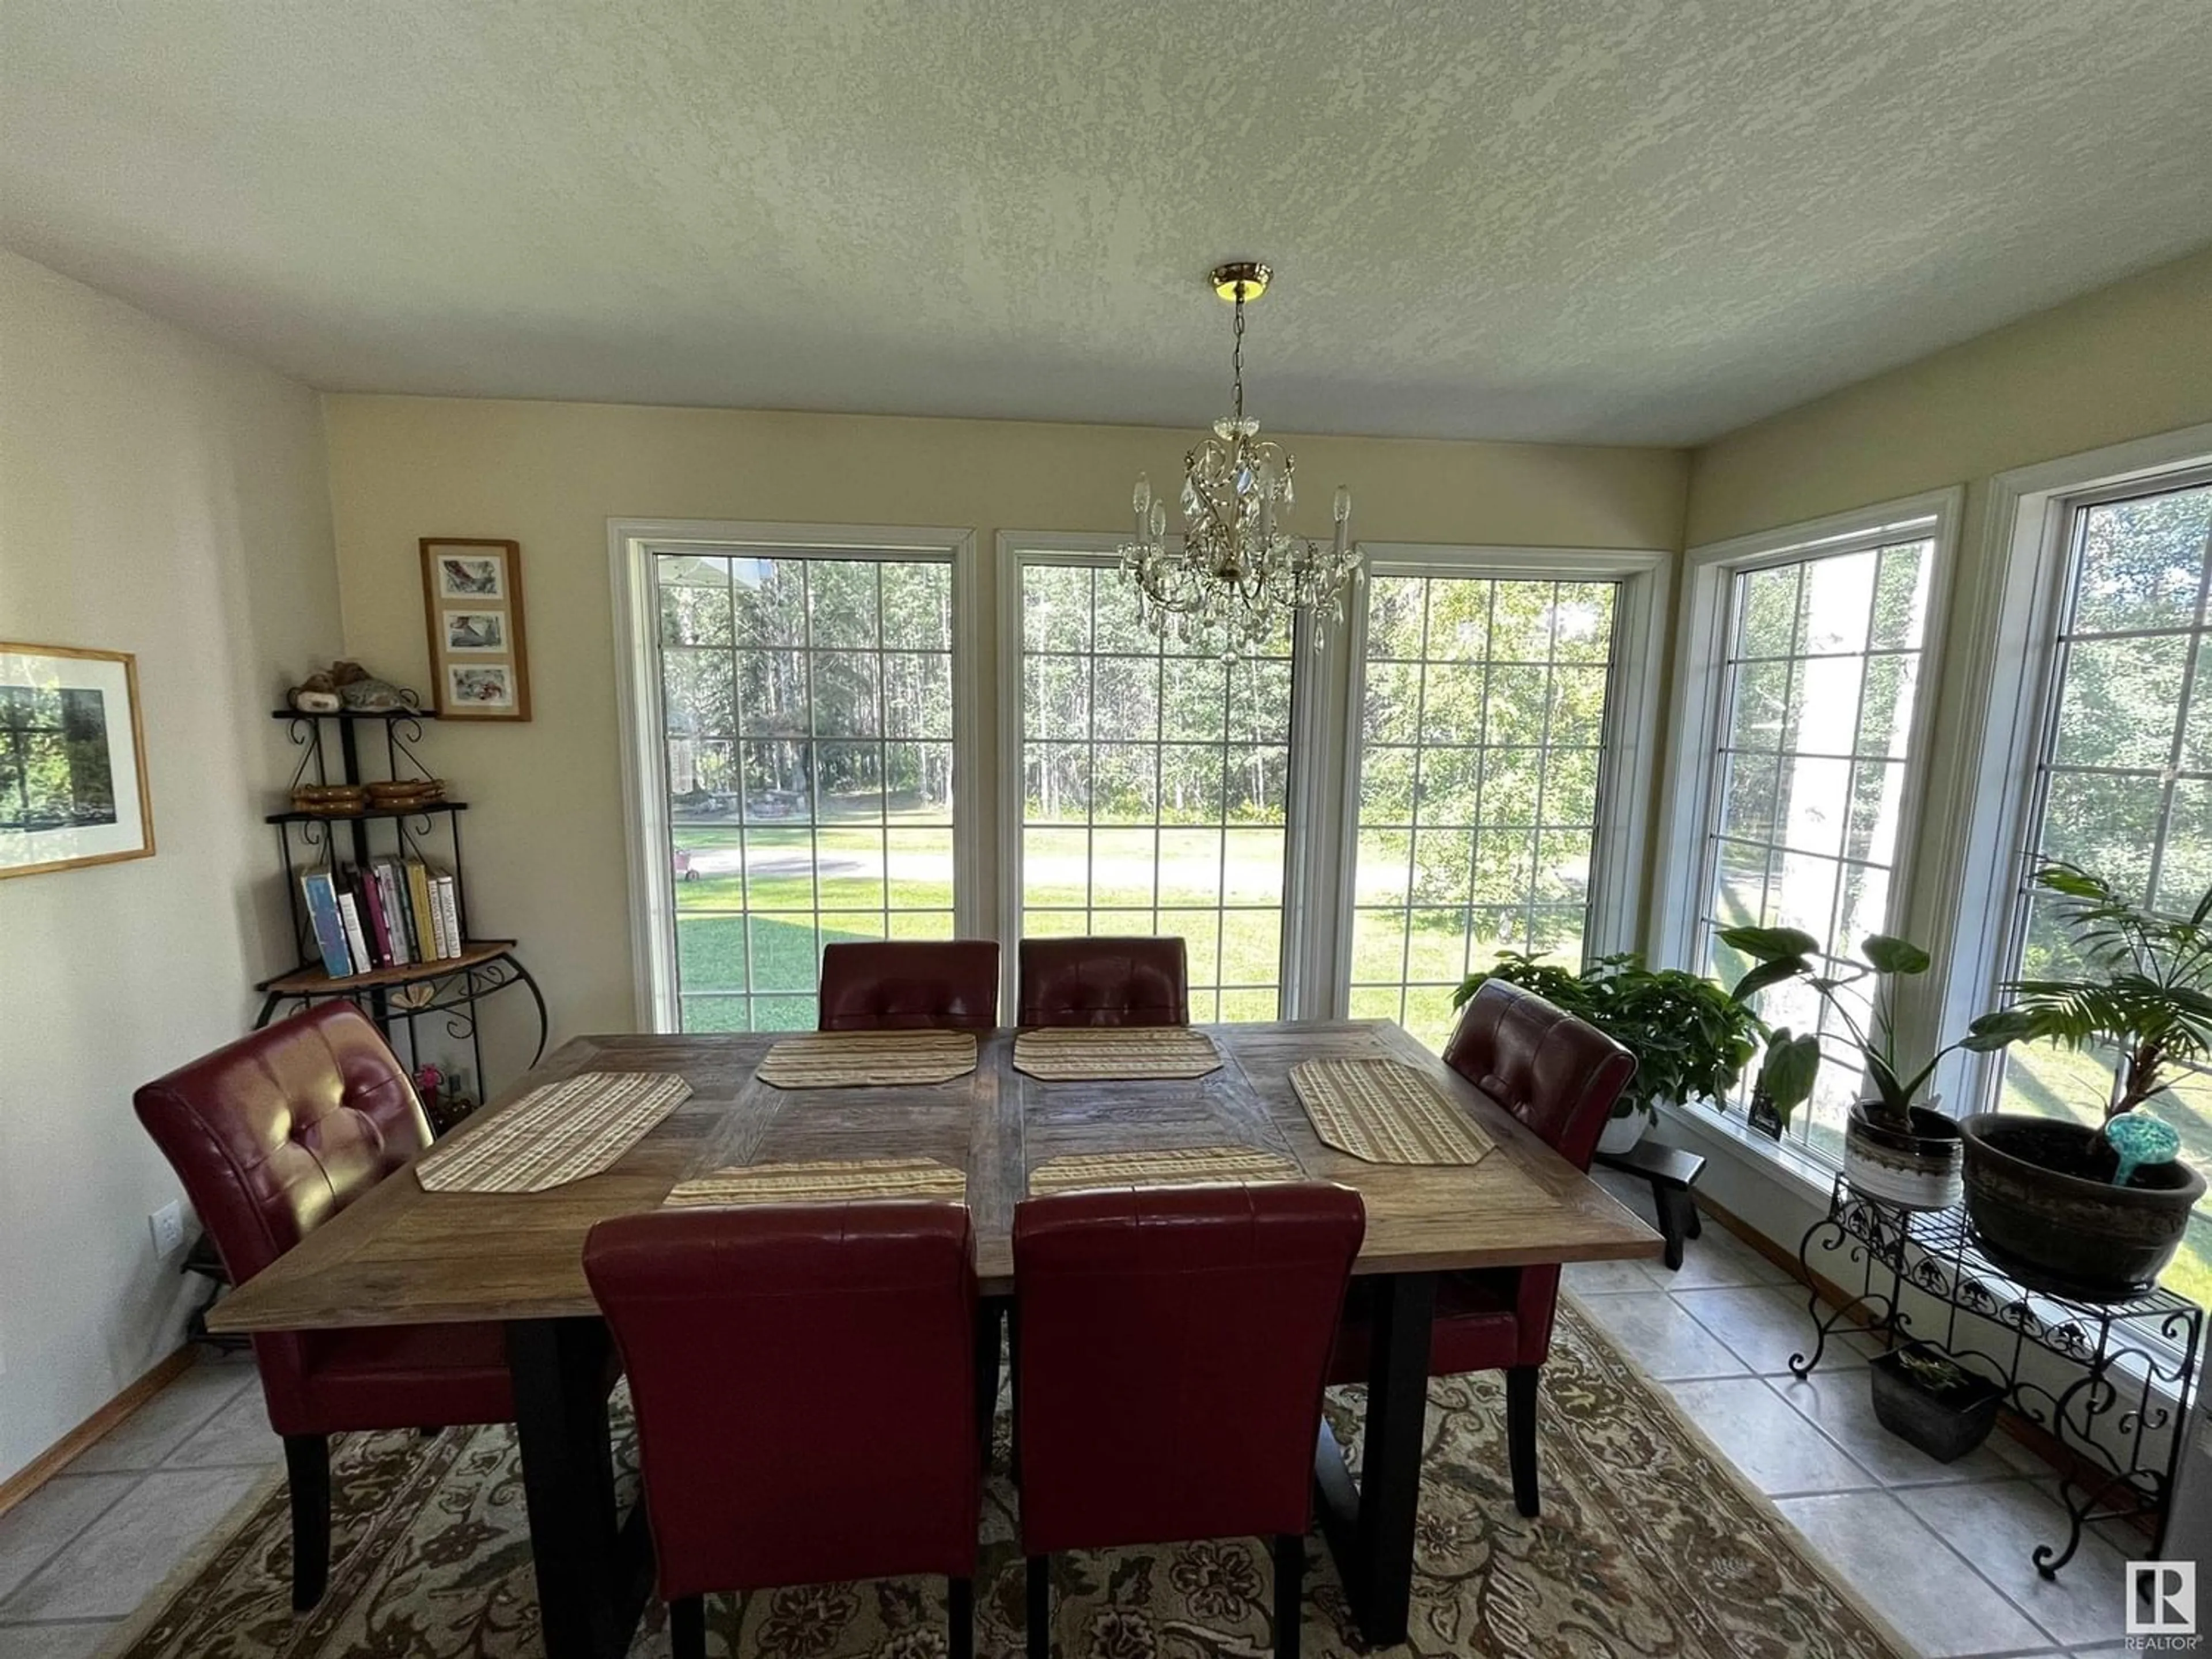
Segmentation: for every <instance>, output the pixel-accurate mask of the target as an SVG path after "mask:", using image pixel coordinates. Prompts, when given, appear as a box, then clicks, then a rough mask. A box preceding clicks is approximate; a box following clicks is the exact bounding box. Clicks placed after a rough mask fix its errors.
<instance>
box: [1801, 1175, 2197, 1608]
mask: <svg viewBox="0 0 2212 1659" xmlns="http://www.w3.org/2000/svg"><path fill="white" fill-rule="evenodd" d="M1797 1257H1798V1260H1799V1261H1801V1262H1802V1264H1803V1265H1804V1267H1805V1268H1806V1271H1807V1273H1808V1277H1809V1278H1811V1279H1814V1281H1815V1282H1817V1281H1818V1280H1820V1279H1826V1280H1827V1281H1828V1282H1829V1283H1831V1284H1832V1285H1837V1286H1838V1287H1839V1288H1840V1289H1842V1290H1843V1291H1844V1292H1845V1293H1846V1295H1847V1296H1848V1298H1849V1299H1847V1300H1846V1301H1844V1303H1843V1304H1841V1305H1839V1306H1836V1307H1829V1306H1827V1305H1826V1304H1824V1303H1823V1302H1822V1300H1821V1298H1820V1293H1819V1292H1818V1291H1814V1293H1813V1294H1812V1296H1811V1297H1809V1299H1808V1305H1809V1307H1810V1309H1811V1311H1812V1315H1813V1322H1814V1341H1813V1351H1812V1352H1811V1353H1810V1354H1805V1353H1797V1354H1793V1355H1792V1356H1791V1357H1790V1370H1791V1371H1792V1372H1794V1373H1795V1374H1796V1375H1797V1376H1809V1375H1810V1374H1811V1372H1812V1370H1813V1368H1814V1366H1816V1365H1818V1364H1820V1358H1821V1356H1822V1355H1823V1354H1824V1353H1825V1352H1826V1351H1827V1345H1828V1338H1829V1334H1830V1333H1832V1332H1833V1331H1834V1330H1836V1329H1837V1328H1838V1327H1839V1326H1844V1325H1850V1326H1851V1327H1853V1328H1858V1327H1865V1328H1870V1329H1872V1330H1873V1331H1874V1332H1875V1334H1878V1335H1880V1336H1881V1338H1882V1339H1883V1340H1884V1341H1885V1342H1886V1343H1887V1344H1889V1345H1890V1346H1895V1345H1896V1344H1897V1343H1898V1342H1899V1341H1902V1340H1917V1341H1919V1342H1922V1343H1924V1344H1926V1345H1927V1346H1930V1347H1933V1348H1935V1349H1936V1350H1938V1351H1939V1352H1942V1354H1943V1355H1944V1356H1945V1357H1946V1358H1949V1359H1951V1360H1952V1361H1954V1363H1956V1364H1960V1365H1961V1366H1963V1367H1965V1368H1966V1369H1967V1370H1978V1371H1980V1372H1981V1373H1982V1374H1984V1375H1985V1376H1990V1378H1991V1379H1992V1380H1993V1381H1995V1382H1996V1383H1999V1384H2001V1385H2002V1387H2003V1389H2005V1399H2006V1402H2007V1403H2008V1405H2010V1406H2011V1407H2013V1409H2014V1410H2015V1411H2017V1412H2019V1413H2021V1415H2022V1416H2023V1417H2025V1418H2027V1420H2028V1421H2030V1422H2031V1423H2033V1424H2036V1425H2038V1426H2039V1427H2041V1428H2042V1429H2044V1430H2045V1431H2046V1432H2048V1433H2049V1434H2050V1435H2051V1437H2052V1438H2053V1439H2055V1440H2056V1441H2057V1443H2059V1444H2060V1445H2061V1446H2062V1447H2063V1448H2064V1449H2066V1450H2067V1451H2068V1452H2069V1454H2071V1455H2072V1457H2073V1460H2074V1461H2073V1467H2072V1468H2071V1469H2070V1470H2069V1472H2068V1473H2067V1474H2065V1475H2064V1478H2063V1480H2061V1482H2060V1486H2059V1498H2060V1501H2061V1502H2062V1503H2063V1504H2064V1505H2065V1508H2066V1512H2067V1516H2068V1523H2069V1524H2068V1530H2067V1534H2066V1537H2065V1540H2064V1542H2063V1545H2060V1544H2049V1543H2045V1544H2039V1545H2037V1546H2036V1547H2035V1553H2034V1558H2033V1559H2034V1562H2035V1567H2036V1571H2038V1572H2039V1573H2041V1574H2042V1575H2043V1576H2044V1577H2045V1578H2052V1577H2057V1573H2058V1570H2059V1569H2060V1568H2061V1567H2063V1566H2064V1565H2066V1564H2067V1562H2069V1560H2071V1559H2073V1557H2074V1553H2075V1551H2076V1550H2077V1549H2079V1548H2080V1547H2081V1532H2082V1529H2083V1528H2085V1527H2087V1526H2088V1525H2089V1524H2090V1523H2091V1522H2095V1521H2101V1520H2106V1519H2111V1518H2114V1517H2124V1518H2129V1519H2134V1518H2136V1517H2141V1516H2149V1517H2151V1518H2152V1522H2153V1524H2154V1527H2155V1528H2156V1532H2155V1538H2156V1540H2157V1541H2158V1542H2160V1543H2162V1542H2163V1541H2164V1537H2165V1533H2166V1512H2167V1508H2168V1504H2169V1500H2170V1498H2171V1495H2172V1491H2173V1481H2174V1476H2175V1474H2177V1473H2178V1472H2179V1468H2180V1462H2181V1455H2182V1451H2183V1448H2184V1445H2185V1441H2186V1439H2187V1436H2186V1432H2185V1428H2186V1422H2187V1416H2186V1408H2187V1404H2188V1400H2189V1396H2190V1390H2191V1387H2192V1385H2193V1383H2194V1382H2195V1380H2196V1372H2197V1360H2198V1358H2199V1356H2200V1354H2201V1352H2202V1349H2203V1325H2204V1310H2203V1309H2202V1308H2201V1307H2199V1306H2197V1304H2195V1303H2193V1302H2191V1301H2190V1300H2188V1299H2187V1298H2186V1297H2182V1296H2179V1295H2177V1294H2176V1293H2175V1292H2173V1291H2166V1290H2152V1291H2148V1292H2146V1293H2144V1294H2143V1295H2142V1296H2139V1297H2133V1298H2131V1299H2130V1300H2128V1301H2125V1302H2110V1303H2100V1302H2088V1301H2082V1300H2078V1299H2076V1298H2074V1297H2066V1296H2060V1295H2055V1294H2051V1293H2050V1292H2046V1291H2039V1290H2033V1289H2031V1288H2030V1287H2028V1286H2027V1285H2022V1284H2021V1283H2020V1282H2019V1281H2018V1280H2017V1279H2014V1278H2012V1277H2011V1276H2010V1275H2008V1273H2006V1272H2005V1271H2004V1269H2003V1268H2002V1267H1998V1266H1997V1265H1996V1263H1995V1262H1994V1261H1991V1260H1990V1257H1989V1256H1988V1255H1986V1254H1985V1253H1984V1251H1983V1249H1982V1248H1981V1246H1980V1244H1979V1243H1978V1241H1977V1240H1976V1239H1975V1237H1974V1236H1973V1230H1972V1227H1971V1226H1970V1225H1968V1223H1967V1220H1966V1212H1965V1211H1964V1210H1961V1209H1956V1208H1954V1209H1945V1210H1907V1209H1904V1208H1901V1207H1899V1206H1897V1205H1893V1204H1887V1203H1884V1202H1881V1200H1876V1199H1872V1198H1868V1197H1866V1196H1864V1195H1863V1194H1859V1193H1857V1192H1856V1191H1854V1190H1853V1189H1852V1188H1851V1186H1850V1182H1849V1181H1848V1179H1847V1178H1846V1177H1844V1176H1837V1177H1836V1182H1835V1185H1834V1187H1833V1188H1832V1190H1831V1192H1830V1194H1829V1198H1828V1211H1827V1213H1826V1215H1824V1216H1823V1217H1822V1218H1820V1220H1818V1221H1816V1222H1814V1224H1813V1225H1812V1226H1811V1227H1810V1228H1808V1230H1807V1231H1806V1234H1805V1237H1804V1239H1803V1241H1802V1243H1800V1244H1799V1245H1798V1247H1797ZM1838 1258H1840V1260H1838ZM1854 1282H1856V1284H1857V1286H1858V1289H1857V1294H1856V1295H1850V1290H1851V1286H1852V1285H1853V1283H1854ZM1910 1291H1917V1292H1918V1293H1919V1294H1920V1295H1921V1296H1922V1297H1925V1298H1927V1300H1928V1301H1929V1302H1932V1303H1934V1304H1936V1308H1935V1309H1934V1310H1929V1311H1930V1312H1931V1313H1932V1314H1933V1317H1932V1318H1931V1319H1930V1321H1929V1328H1926V1329H1923V1328H1921V1327H1920V1325H1919V1324H1918V1323H1917V1322H1916V1320H1915V1318H1914V1316H1913V1312H1912V1311H1911V1310H1908V1309H1907V1308H1906V1307H1905V1306H1904V1305H1903V1302H1904V1300H1905V1293H1906V1292H1910ZM2038 1352H2040V1353H2045V1354H2049V1355H2052V1356H2054V1357H2055V1358H2056V1359H2057V1361H2058V1362H2062V1363H2061V1364H2054V1365H2053V1366H2051V1373H2052V1375H2051V1376H2050V1382H2051V1384H2053V1385H2055V1386H2046V1383H2045V1382H2044V1381H2039V1380H2038V1378H2037V1377H2036V1376H2033V1375H2028V1374H2024V1368H2023V1365H2022V1361H2023V1360H2024V1359H2027V1358H2031V1357H2032V1356H2033V1355H2034V1354H2035V1353H2038ZM2068 1367H2071V1368H2072V1369H2073V1370H2074V1373H2075V1374H2074V1376H2073V1377H2072V1380H2071V1381H2061V1380H2060V1375H2059V1374H2060V1373H2063V1371H2064V1370H2065V1369H2066V1368H2068ZM2152 1553H2154V1554H2155V1553H2156V1549H2155V1547H2154V1550H2153V1552H2152Z"/></svg>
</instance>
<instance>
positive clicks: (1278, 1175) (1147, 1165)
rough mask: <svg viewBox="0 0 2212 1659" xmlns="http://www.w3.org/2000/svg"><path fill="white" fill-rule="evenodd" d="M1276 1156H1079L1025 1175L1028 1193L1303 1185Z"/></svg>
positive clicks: (1253, 1151) (1214, 1149)
mask: <svg viewBox="0 0 2212 1659" xmlns="http://www.w3.org/2000/svg"><path fill="white" fill-rule="evenodd" d="M1304 1178H1305V1171H1304V1170H1301V1169H1300V1168H1298V1166H1297V1164H1293V1163H1292V1162H1291V1160H1290V1159H1289V1158H1285V1157H1284V1156H1283V1155H1282V1154H1281V1153H1280V1152H1264V1151H1262V1150H1261V1148H1259V1147H1257V1146H1178V1147H1176V1148H1174V1149H1173V1150H1172V1151H1169V1152H1078V1153H1073V1154H1071V1155H1070V1156H1068V1157H1066V1158H1048V1159H1046V1160H1045V1161H1044V1162H1043V1163H1042V1164H1038V1165H1037V1166H1036V1169H1034V1170H1030V1193H1031V1194H1035V1195H1039V1196H1042V1194H1046V1193H1072V1192H1076V1191H1079V1190H1081V1189H1083V1188H1092V1187H1170V1186H1177V1185H1183V1184H1188V1183H1189V1182H1216V1181H1240V1182H1242V1181H1303V1180H1304Z"/></svg>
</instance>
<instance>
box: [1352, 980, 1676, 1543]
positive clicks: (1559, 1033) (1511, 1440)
mask: <svg viewBox="0 0 2212 1659" xmlns="http://www.w3.org/2000/svg"><path fill="white" fill-rule="evenodd" d="M1443 1058H1444V1064H1446V1065H1447V1066H1450V1067H1451V1068H1452V1070H1454V1071H1455V1072H1457V1073H1459V1074H1460V1075H1461V1076H1462V1077H1463V1078H1465V1079H1467V1080H1468V1082H1470V1083H1472V1084H1473V1085H1474V1086H1475V1087H1476V1088H1478V1089H1480V1090H1481V1091H1482V1092H1483V1093H1484V1094H1486V1095H1487V1096H1488V1097H1490V1098H1491V1099H1492V1100H1493V1101H1495V1102H1496V1103H1498V1105H1500V1106H1502V1107H1504V1109H1506V1110H1507V1111H1509V1112H1510V1113H1512V1114H1513V1115H1514V1116H1516V1117H1517V1118H1519V1119H1520V1120H1521V1121H1522V1122H1523V1123H1525V1124H1527V1125H1528V1127H1530V1128H1531V1129H1534V1131H1535V1132H1536V1133H1537V1134H1538V1135H1539V1136H1541V1138H1542V1139H1543V1140H1544V1142H1545V1143H1546V1144H1547V1146H1550V1147H1551V1148H1552V1149H1553V1151H1554V1152H1558V1153H1559V1156H1560V1157H1562V1158H1565V1159H1566V1160H1567V1162H1568V1163H1570V1164H1573V1165H1574V1166H1575V1167H1576V1168H1577V1169H1578V1170H1585V1171H1587V1170H1589V1165H1590V1157H1591V1154H1592V1153H1594V1152H1596V1150H1597V1138H1598V1134H1599V1132H1600V1131H1601V1130H1602V1129H1603V1128H1604V1127H1605V1122H1606V1119H1607V1117H1609V1116H1610V1115H1612V1113H1613V1102H1614V1101H1615V1100H1616V1099H1618V1098H1619V1097H1620V1091H1621V1090H1622V1089H1623V1088H1625V1087H1626V1085H1627V1083H1628V1079H1630V1078H1632V1077H1633V1076H1634V1075H1635V1074H1636V1056H1635V1055H1633V1054H1630V1053H1629V1052H1628V1050H1627V1049H1626V1048H1622V1047H1621V1046H1620V1044H1619V1043H1618V1042H1614V1041H1613V1039H1612V1038H1611V1037H1609V1036H1606V1034H1605V1033H1604V1032H1602V1031H1601V1030H1597V1028H1596V1027H1595V1026H1592V1025H1587V1024H1583V1022H1582V1021H1581V1020H1578V1019H1577V1018H1574V1017H1573V1016H1572V1015H1570V1014H1565V1013H1562V1012H1560V1011H1559V1009H1557V1008H1555V1007H1553V1006H1552V1005H1551V1004H1550V1003H1548V1002H1547V1001H1545V1000H1544V999H1543V998H1541V997H1540V996H1538V995H1536V994H1534V992H1532V991H1524V990H1522V988H1521V987H1518V986H1515V985H1509V984H1507V983H1505V982H1504V981H1503V980H1489V981H1485V982H1484V984H1483V986H1482V987H1481V988H1480V990H1478V991H1477V992H1476V993H1475V994H1474V998H1473V999H1472V1000H1470V1001H1469V1002H1468V1005H1467V1008H1466V1011H1465V1012H1463V1013H1462V1014H1461V1016H1460V1020H1459V1024H1457V1025H1456V1026H1455V1027H1454V1028H1453V1030H1452V1034H1451V1038H1450V1041H1449V1042H1447V1043H1446V1044H1445V1045H1444V1054H1443ZM1558 1303H1559V1268H1558V1267H1507V1268H1499V1269H1496V1270H1492V1271H1489V1272H1480V1273H1444V1274H1442V1275H1440V1276H1439V1277H1438V1279H1437V1297H1436V1313H1435V1325H1434V1327H1433V1334H1432V1335H1431V1339H1430V1347H1429V1373H1430V1375H1431V1376H1457V1375H1459V1374H1460V1373H1461V1372H1462V1371H1488V1370H1503V1371H1504V1373H1505V1444H1506V1455H1507V1460H1508V1462H1510V1464H1511V1466H1512V1473H1513V1501H1514V1504H1515V1506H1516V1508H1518V1509H1519V1510H1520V1511H1521V1513H1522V1514H1523V1515H1528V1516H1533V1515H1534V1514H1535V1513H1536V1511H1537V1507H1538V1502H1537V1487H1536V1393H1537V1384H1538V1380H1539V1378H1540V1377H1541V1375H1542V1366H1543V1364H1544V1361H1545V1360H1546V1359H1547V1358H1549V1357H1550V1354H1551V1351H1552V1320H1553V1313H1554V1310H1556V1308H1557V1306H1558ZM1362 1304H1363V1298H1362V1297H1359V1296H1358V1295H1357V1294H1356V1293H1355V1295H1354V1296H1353V1297H1352V1298H1351V1305H1350V1307H1349V1309H1348V1310H1347V1311H1346V1317H1345V1322H1344V1326H1343V1328H1342V1329H1341V1330H1340V1332H1339V1333H1338V1334H1337V1341H1336V1353H1335V1357H1334V1359H1333V1360H1332V1361H1331V1362H1330V1365H1329V1378H1328V1380H1329V1381H1330V1382H1331V1383H1364V1382H1366V1381H1367V1366H1368V1355H1369V1352H1370V1346H1371V1340H1372V1333H1371V1331H1370V1328H1369V1327H1368V1323H1367V1320H1366V1317H1365V1314H1364V1308H1363V1305H1362Z"/></svg>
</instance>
